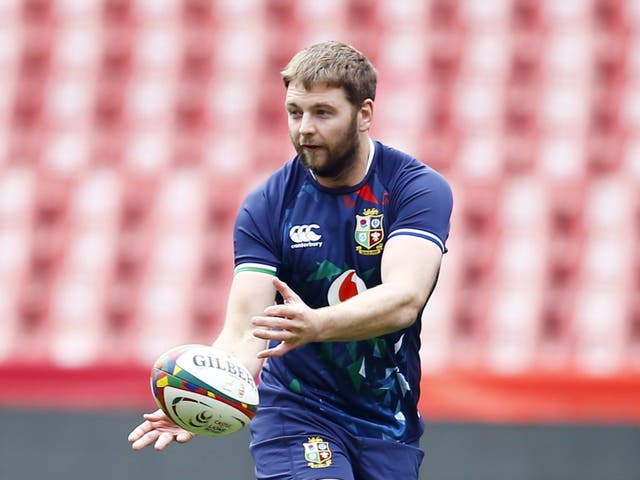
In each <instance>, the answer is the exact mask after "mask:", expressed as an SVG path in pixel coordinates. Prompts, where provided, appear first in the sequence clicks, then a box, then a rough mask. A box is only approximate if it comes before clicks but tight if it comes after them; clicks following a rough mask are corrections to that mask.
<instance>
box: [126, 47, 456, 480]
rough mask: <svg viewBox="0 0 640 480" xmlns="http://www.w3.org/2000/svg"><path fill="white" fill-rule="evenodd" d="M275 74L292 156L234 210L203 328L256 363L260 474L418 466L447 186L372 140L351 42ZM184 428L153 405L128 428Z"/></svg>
mask: <svg viewBox="0 0 640 480" xmlns="http://www.w3.org/2000/svg"><path fill="white" fill-rule="evenodd" d="M282 77H283V80H284V84H285V86H286V100H285V105H286V110H287V113H288V125H289V134H290V137H291V141H292V142H293V145H294V146H295V149H296V151H297V156H296V158H295V159H294V160H293V161H292V162H289V163H287V164H286V165H285V166H284V167H283V168H281V169H280V170H278V171H277V172H275V173H274V174H273V175H272V176H271V177H270V178H269V179H268V180H267V181H266V182H265V183H264V184H263V185H261V186H260V187H258V188H257V189H256V190H255V191H254V192H252V193H251V194H250V195H249V196H248V197H247V199H246V201H245V203H244V204H243V206H242V208H241V210H240V212H239V214H238V218H237V220H236V227H235V234H234V246H235V264H236V267H235V272H234V279H233V282H232V285H231V289H230V293H229V299H228V306H227V315H226V319H225V324H224V327H223V330H222V332H221V333H220V336H219V337H218V338H217V339H216V340H215V342H214V345H215V346H216V347H219V348H222V349H224V350H226V351H228V352H230V353H232V354H233V355H235V356H236V357H237V358H238V359H240V360H241V361H242V362H244V364H245V365H246V366H247V367H248V368H249V370H250V371H251V372H252V373H253V374H255V375H258V373H260V383H259V389H260V408H259V410H258V414H257V415H256V417H255V418H254V419H253V421H252V422H251V445H250V450H251V454H252V455H253V458H254V461H255V464H256V476H257V478H258V479H266V478H269V479H281V480H284V479H297V480H299V479H314V480H317V479H343V480H347V479H362V480H364V479H366V480H376V479H379V480H390V479H403V480H407V479H417V478H418V470H419V466H420V463H421V461H422V457H423V452H422V451H421V450H420V448H419V439H420V436H421V434H422V431H423V425H422V421H421V419H420V416H419V413H418V411H417V402H418V397H419V384H420V360H419V356H418V353H419V348H420V317H421V313H422V309H423V308H424V306H425V304H426V302H427V300H428V298H429V296H430V294H431V292H432V291H433V288H434V287H435V284H436V280H437V277H438V272H439V269H440V262H441V258H442V254H443V253H444V252H446V246H445V242H446V239H447V237H448V233H449V217H450V214H451V208H452V197H451V190H450V188H449V186H448V184H447V182H446V181H445V180H444V179H443V178H442V177H441V176H440V175H439V174H438V173H436V172H435V171H434V170H432V169H430V168H429V167H427V166H426V165H424V164H422V163H420V162H418V161H417V160H415V159H413V158H411V157H410V156H408V155H406V154H404V153H402V152H399V151H397V150H394V149H392V148H390V147H387V146H385V145H383V144H381V143H379V142H373V141H372V140H371V139H370V137H369V128H370V126H371V122H372V118H373V106H374V99H375V90H376V71H375V69H374V68H373V66H372V65H371V63H370V62H369V61H368V60H367V58H366V57H364V56H363V55H362V54H361V53H360V52H358V51H357V50H355V49H353V48H352V47H350V46H348V45H345V44H342V43H339V42H324V43H320V44H317V45H313V46H311V47H309V48H307V49H304V50H302V51H301V52H299V53H298V54H296V55H295V56H294V57H293V59H292V60H291V61H290V62H289V64H288V65H287V66H286V68H285V69H284V71H283V72H282ZM274 299H277V303H275V304H274ZM265 360H266V361H265ZM192 436H193V435H192V434H190V433H188V432H186V431H184V430H182V429H180V428H178V427H177V426H176V425H175V424H173V423H172V422H171V421H170V420H169V419H168V418H167V417H166V416H165V415H164V414H163V413H162V412H161V411H157V412H155V413H153V414H148V415H145V422H144V423H142V424H141V425H140V426H138V427H137V428H136V429H135V430H134V431H133V432H132V433H131V434H130V437H129V440H130V441H131V442H132V443H133V445H132V446H133V448H134V449H136V450H137V449H141V448H144V447H145V446H148V445H151V444H152V443H155V448H156V449H160V450H161V449H163V448H165V447H166V446H167V445H168V444H169V443H171V442H172V441H174V440H175V441H178V442H185V441H188V440H190V439H191V438H192Z"/></svg>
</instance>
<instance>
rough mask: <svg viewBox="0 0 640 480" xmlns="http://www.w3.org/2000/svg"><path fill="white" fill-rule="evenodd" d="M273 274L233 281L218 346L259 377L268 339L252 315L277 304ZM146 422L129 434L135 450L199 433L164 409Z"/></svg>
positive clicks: (160, 447) (240, 276) (250, 274)
mask: <svg viewBox="0 0 640 480" xmlns="http://www.w3.org/2000/svg"><path fill="white" fill-rule="evenodd" d="M271 278H272V277H271V276H270V275H267V274H264V273H255V272H241V273H238V274H237V275H236V276H235V277H234V278H233V282H232V284H231V289H230V292H229V299H228V302H227V314H226V316H225V322H224V326H223V328H222V331H221V332H220V335H219V336H218V338H217V339H216V340H215V342H214V345H215V346H216V347H219V348H221V349H223V350H225V351H227V352H229V353H231V354H232V355H234V356H235V357H236V358H237V359H238V360H240V361H241V362H242V363H243V364H244V365H245V366H246V367H247V368H248V369H249V371H250V372H251V374H252V375H254V376H256V375H257V374H258V372H259V371H260V368H261V367H262V362H263V360H262V359H260V358H258V357H257V354H258V352H260V351H261V350H262V349H264V348H265V346H266V342H265V341H264V340H260V339H258V338H256V337H254V336H253V335H252V327H251V322H250V320H251V317H252V316H253V315H256V314H259V313H261V312H262V311H263V310H264V309H265V308H266V307H267V306H268V305H271V304H273V301H274V299H275V288H274V286H273V284H272V281H271ZM143 417H144V422H142V423H141V424H140V425H138V426H137V427H136V428H135V429H133V431H132V432H131V433H130V434H129V442H131V447H132V448H133V449H134V450H141V449H143V448H145V447H147V446H149V445H151V444H154V448H155V449H156V450H164V449H165V448H166V447H167V446H168V445H170V444H171V443H172V442H174V441H176V442H178V443H185V442H188V441H189V440H191V439H192V438H193V437H194V436H195V435H194V434H193V433H191V432H188V431H187V430H184V429H182V428H180V427H178V426H177V425H176V424H175V423H174V422H173V421H171V419H169V417H167V416H166V415H165V414H164V412H163V411H162V410H156V411H155V412H153V413H147V414H144V416H143Z"/></svg>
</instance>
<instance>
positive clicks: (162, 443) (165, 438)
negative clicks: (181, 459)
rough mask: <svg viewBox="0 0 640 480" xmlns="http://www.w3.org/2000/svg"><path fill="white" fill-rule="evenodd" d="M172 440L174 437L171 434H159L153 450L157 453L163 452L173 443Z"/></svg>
mask: <svg viewBox="0 0 640 480" xmlns="http://www.w3.org/2000/svg"><path fill="white" fill-rule="evenodd" d="M173 438H174V436H173V434H172V433H167V432H164V433H161V434H160V436H159V437H158V440H156V443H155V445H154V446H153V448H155V449H156V450H158V451H160V450H164V449H165V448H166V447H167V446H168V445H169V444H170V443H171V442H173Z"/></svg>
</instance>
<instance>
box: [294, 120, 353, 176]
mask: <svg viewBox="0 0 640 480" xmlns="http://www.w3.org/2000/svg"><path fill="white" fill-rule="evenodd" d="M292 142H293V144H294V147H295V149H296V152H297V153H298V156H299V157H300V161H301V162H302V165H304V166H305V167H306V168H308V169H309V170H310V171H311V172H312V173H313V174H314V175H315V176H316V177H321V178H338V177H340V176H341V175H342V174H343V173H346V172H348V171H350V170H351V169H352V168H353V166H354V165H355V164H356V161H357V158H358V153H359V150H360V144H359V141H358V122H357V115H354V116H353V118H352V119H351V122H350V124H349V127H348V128H346V129H345V130H344V131H343V133H342V135H341V136H340V137H338V138H336V139H335V141H333V142H332V144H331V145H327V144H323V145H321V146H320V148H317V149H316V150H314V151H309V150H306V149H305V148H304V146H303V145H302V144H301V143H300V142H299V141H295V140H294V139H293V138H292ZM309 143H311V142H309Z"/></svg>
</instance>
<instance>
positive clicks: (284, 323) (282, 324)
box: [251, 316, 296, 329]
mask: <svg viewBox="0 0 640 480" xmlns="http://www.w3.org/2000/svg"><path fill="white" fill-rule="evenodd" d="M295 323H296V322H295V321H292V319H290V318H284V317H280V316H278V317H271V316H269V317H262V316H256V317H252V318H251V324H252V325H253V326H254V327H264V328H275V329H286V328H292V327H294V326H295Z"/></svg>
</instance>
